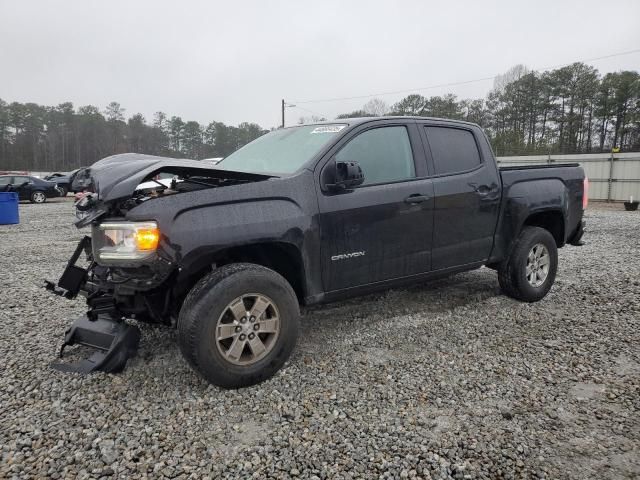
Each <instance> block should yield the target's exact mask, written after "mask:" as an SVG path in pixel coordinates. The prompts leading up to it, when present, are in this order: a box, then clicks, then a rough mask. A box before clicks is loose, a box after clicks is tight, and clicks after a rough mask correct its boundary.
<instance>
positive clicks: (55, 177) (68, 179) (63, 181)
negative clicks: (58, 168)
mask: <svg viewBox="0 0 640 480" xmlns="http://www.w3.org/2000/svg"><path fill="white" fill-rule="evenodd" d="M78 170H80V169H79V168H76V169H75V170H72V171H70V172H56V173H52V174H51V175H47V176H46V177H44V179H45V180H48V181H50V182H55V183H57V184H58V187H59V188H60V191H61V194H60V196H61V197H66V196H67V193H69V192H71V191H72V189H71V183H72V182H73V178H74V177H75V176H76V173H77V172H78ZM73 193H77V192H76V191H73Z"/></svg>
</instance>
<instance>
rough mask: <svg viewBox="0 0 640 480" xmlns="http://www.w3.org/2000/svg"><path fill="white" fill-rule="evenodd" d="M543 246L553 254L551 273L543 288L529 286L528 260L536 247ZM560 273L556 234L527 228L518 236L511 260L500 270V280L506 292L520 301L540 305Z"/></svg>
mask: <svg viewBox="0 0 640 480" xmlns="http://www.w3.org/2000/svg"><path fill="white" fill-rule="evenodd" d="M538 244H542V245H543V246H544V247H546V249H547V251H548V254H549V271H548V273H547V275H546V278H545V279H544V281H543V282H542V284H541V285H539V286H533V285H532V284H531V283H529V281H528V279H527V274H526V268H527V258H528V256H529V253H530V252H531V251H532V249H533V247H534V246H536V245H538ZM557 270H558V247H557V246H556V241H555V239H554V238H553V235H551V233H549V231H548V230H545V229H544V228H540V227H524V228H523V229H522V232H520V235H519V236H518V238H517V240H516V243H515V245H514V246H513V249H512V251H511V255H510V256H509V258H508V259H507V260H506V261H504V262H503V263H502V264H501V265H500V268H499V269H498V281H499V283H500V287H501V288H502V291H503V292H504V293H505V294H506V295H508V296H510V297H512V298H515V299H517V300H521V301H524V302H537V301H538V300H542V299H543V298H544V297H545V295H547V293H548V292H549V290H550V289H551V286H552V285H553V282H554V281H555V278H556V272H557Z"/></svg>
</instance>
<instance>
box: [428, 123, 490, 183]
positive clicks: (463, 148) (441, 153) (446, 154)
mask: <svg viewBox="0 0 640 480" xmlns="http://www.w3.org/2000/svg"><path fill="white" fill-rule="evenodd" d="M425 130H426V132H427V140H428V141H429V148H430V149H431V154H432V156H433V163H434V164H435V168H436V175H446V174H451V173H458V172H465V171H467V170H472V169H474V168H476V167H477V166H478V165H480V153H479V152H478V146H477V145H476V141H475V139H474V138H473V134H472V133H471V132H470V131H469V130H462V129H460V128H449V127H425Z"/></svg>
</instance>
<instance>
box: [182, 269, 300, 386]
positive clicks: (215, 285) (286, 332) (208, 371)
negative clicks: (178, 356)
mask: <svg viewBox="0 0 640 480" xmlns="http://www.w3.org/2000/svg"><path fill="white" fill-rule="evenodd" d="M247 294H260V295H265V296H266V297H268V298H269V299H270V300H272V301H273V303H274V304H275V305H276V306H277V310H278V312H279V315H278V317H279V319H280V322H279V333H278V335H277V337H276V338H275V340H274V343H273V346H272V347H271V349H270V350H269V351H268V352H267V353H266V356H264V357H262V358H261V359H259V360H256V361H255V363H252V364H249V365H236V364H234V363H231V362H230V361H228V360H227V359H226V358H225V357H224V356H223V354H222V353H221V352H220V351H219V348H218V345H217V342H216V339H215V331H216V326H217V324H218V319H219V318H220V317H221V315H223V313H224V312H225V311H226V310H227V308H228V306H229V304H230V303H231V302H233V301H234V299H237V298H238V297H241V296H243V295H247ZM299 322H300V309H299V305H298V300H297V298H296V295H295V293H294V291H293V289H292V288H291V285H289V283H288V282H287V281H286V280H285V279H284V278H283V277H282V276H281V275H279V274H278V273H276V272H274V271H273V270H270V269H268V268H265V267H262V266H260V265H254V264H250V263H235V264H230V265H225V266H223V267H221V268H219V269H217V270H215V271H213V272H212V273H210V274H208V275H207V276H205V277H204V278H202V279H201V280H200V281H199V282H198V283H196V285H195V286H194V287H193V288H192V289H191V291H190V292H189V294H188V295H187V297H186V299H185V301H184V304H183V306H182V308H181V310H180V315H179V318H178V342H179V345H180V350H181V351H182V354H183V355H184V357H185V358H186V359H187V361H188V362H189V364H190V365H191V366H192V367H193V368H194V369H195V370H196V371H197V372H198V373H200V374H201V375H202V376H203V377H204V378H205V379H206V380H208V381H209V382H211V383H213V384H214V385H217V386H219V387H222V388H241V387H247V386H250V385H255V384H257V383H260V382H262V381H264V380H266V379H268V378H270V377H271V376H273V375H274V374H275V373H276V372H277V371H278V370H279V369H280V368H281V367H282V366H283V365H284V363H285V362H286V360H287V359H288V358H289V356H290V355H291V352H292V351H293V349H294V347H295V344H296V340H297V337H298V325H299Z"/></svg>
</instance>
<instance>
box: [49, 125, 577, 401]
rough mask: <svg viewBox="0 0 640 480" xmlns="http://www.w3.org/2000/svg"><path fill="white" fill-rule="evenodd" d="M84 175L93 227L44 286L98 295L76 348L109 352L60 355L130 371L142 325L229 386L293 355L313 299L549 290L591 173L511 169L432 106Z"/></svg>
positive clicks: (474, 131) (568, 168)
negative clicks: (489, 283) (173, 338)
mask: <svg viewBox="0 0 640 480" xmlns="http://www.w3.org/2000/svg"><path fill="white" fill-rule="evenodd" d="M159 178H164V179H165V180H162V181H159V180H158V179H159ZM76 179H77V180H78V181H80V182H82V183H83V185H90V187H89V189H88V190H89V191H90V192H91V193H88V194H87V195H85V196H84V198H82V199H81V200H79V201H78V202H77V204H76V208H77V211H78V212H77V213H78V215H79V220H78V221H77V222H76V225H77V226H78V227H79V228H81V227H85V226H86V227H90V228H91V236H87V237H85V238H84V239H83V240H82V241H81V243H80V244H79V245H78V248H77V249H76V252H75V253H74V255H73V256H72V258H71V260H70V262H69V265H68V266H67V268H66V270H65V271H64V274H63V275H62V277H61V278H60V280H59V281H58V282H57V283H53V282H47V287H48V288H49V289H50V290H52V291H53V292H54V293H57V294H60V295H64V296H66V297H68V298H73V297H75V296H76V295H77V294H78V293H81V294H84V295H85V296H86V297H87V303H88V307H89V308H88V312H87V315H86V316H83V317H81V318H79V319H77V320H76V321H75V322H74V323H73V324H72V326H71V328H70V329H69V330H68V331H67V334H66V338H65V345H68V344H74V343H80V344H85V345H91V346H93V347H97V348H98V351H97V352H96V353H95V354H94V355H93V356H92V357H90V358H89V359H87V360H84V361H83V362H80V363H77V364H68V363H67V364H56V365H55V367H56V368H58V369H60V370H66V371H77V372H89V371H92V370H103V371H118V370H120V369H122V368H123V367H124V365H125V363H126V361H127V358H128V357H130V356H131V355H133V354H134V353H135V351H136V348H137V345H138V341H139V338H140V331H139V329H138V328H137V327H136V326H134V324H133V323H132V322H130V321H129V320H132V319H134V320H136V321H146V322H154V323H159V324H165V325H167V326H172V327H175V328H177V330H178V335H177V337H178V342H179V346H180V349H181V351H182V353H183V355H184V356H185V358H186V359H187V361H188V362H189V363H190V365H191V366H192V367H193V368H194V370H196V371H197V372H199V373H200V374H201V375H202V376H203V377H204V378H206V379H207V380H208V381H210V382H212V383H214V384H216V385H219V386H221V387H225V388H238V387H242V386H248V385H252V384H255V383H258V382H260V381H263V380H265V379H267V378H269V377H270V376H272V375H273V374H274V373H275V372H276V371H278V369H280V368H281V367H282V365H283V364H284V363H285V361H286V360H287V358H288V357H289V355H290V354H291V352H292V350H293V348H294V345H295V342H296V337H297V335H298V323H299V317H300V306H306V305H312V304H318V303H325V302H331V301H336V300H340V299H345V298H348V297H353V296H356V295H363V294H366V293H370V292H373V291H377V290H381V289H388V288H393V287H398V286H401V285H403V284H412V283H416V282H422V281H424V280H428V279H431V278H434V277H440V276H443V275H449V274H452V273H456V272H462V271H466V270H472V269H477V268H480V267H482V266H486V267H489V268H491V269H494V270H496V271H497V275H498V280H499V284H500V286H501V288H502V290H503V292H504V293H505V294H506V295H508V296H510V297H513V298H516V299H518V300H521V301H525V302H534V301H538V300H541V299H542V298H543V297H544V296H545V295H546V294H547V292H548V291H549V289H550V288H551V287H552V285H553V283H554V279H555V277H556V271H557V267H558V254H557V252H558V250H557V249H558V248H560V247H562V246H564V245H566V244H572V245H578V244H580V239H581V237H582V235H583V225H584V222H583V220H582V217H583V212H584V209H585V208H586V205H587V185H588V182H587V179H586V178H585V175H584V172H583V170H582V168H580V167H579V166H578V165H577V164H566V165H550V166H544V167H509V168H499V167H498V165H497V164H496V160H495V158H494V156H493V153H492V151H491V148H490V145H489V142H488V140H487V137H486V136H485V134H484V133H483V132H482V130H481V129H480V128H479V127H478V126H477V125H474V124H471V123H465V122H460V121H452V120H442V119H435V118H422V117H420V118H413V117H409V118H407V117H381V118H363V119H347V120H344V121H343V120H340V121H336V122H332V123H322V124H315V125H302V126H296V127H291V128H284V129H278V130H275V131H272V132H270V133H268V134H266V135H264V136H262V137H260V138H258V139H257V140H255V141H253V142H251V143H249V144H248V145H246V146H245V147H243V148H241V149H240V150H238V151H237V152H235V153H233V154H232V155H230V156H228V157H226V158H225V159H224V160H223V161H222V162H221V163H219V164H218V165H215V166H213V165H203V164H201V163H199V162H197V161H190V160H180V159H168V158H161V157H154V156H147V155H138V154H123V155H116V156H112V157H108V158H105V159H103V160H101V161H99V162H97V163H95V164H94V165H92V166H91V167H89V168H86V169H84V170H81V171H80V172H78V174H77V176H76ZM82 252H86V254H87V259H88V265H86V264H83V263H82V262H81V261H80V258H79V257H80V256H81V255H82ZM63 348H64V347H63Z"/></svg>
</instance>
